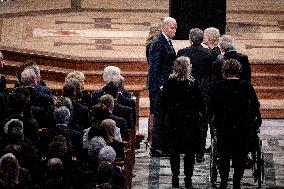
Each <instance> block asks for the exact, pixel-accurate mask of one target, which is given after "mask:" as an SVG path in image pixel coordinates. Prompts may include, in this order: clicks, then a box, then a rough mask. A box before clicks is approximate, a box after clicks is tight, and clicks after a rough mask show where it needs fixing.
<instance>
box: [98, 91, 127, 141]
mask: <svg viewBox="0 0 284 189" xmlns="http://www.w3.org/2000/svg"><path fill="white" fill-rule="evenodd" d="M99 102H101V103H103V104H104V105H105V106H106V107H107V108H108V110H109V112H110V118H111V119H112V120H114V121H115V123H116V126H117V127H118V128H120V133H121V137H122V138H123V139H126V138H128V130H127V125H126V121H125V119H123V118H122V117H118V116H115V115H113V114H112V112H113V108H114V98H113V97H112V95H110V94H105V95H103V96H101V97H100V101H99Z"/></svg>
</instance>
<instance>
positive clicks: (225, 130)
mask: <svg viewBox="0 0 284 189" xmlns="http://www.w3.org/2000/svg"><path fill="white" fill-rule="evenodd" d="M210 96H211V98H210V99H211V100H210V106H209V107H210V109H211V112H212V113H213V116H214V119H213V127H214V128H215V129H216V137H217V157H218V161H219V162H218V164H219V172H220V176H221V181H224V182H225V183H227V181H228V176H229V171H230V159H232V163H233V167H234V183H235V181H236V183H239V182H240V180H241V178H242V175H243V171H244V169H245V162H246V157H247V154H248V152H249V151H250V150H251V149H252V148H253V146H254V140H253V139H254V136H255V133H256V130H257V129H258V128H256V127H255V126H256V125H257V124H255V120H259V119H261V118H259V117H258V116H259V115H260V113H259V102H258V99H257V96H256V93H255V91H254V89H253V87H252V85H251V84H250V83H249V82H247V81H243V80H240V79H224V80H221V81H219V82H217V83H215V84H214V85H213V87H212V93H211V95H210ZM256 118H258V119H256Z"/></svg>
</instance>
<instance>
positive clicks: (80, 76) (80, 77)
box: [65, 71, 85, 90]
mask: <svg viewBox="0 0 284 189" xmlns="http://www.w3.org/2000/svg"><path fill="white" fill-rule="evenodd" d="M71 79H74V80H77V81H78V82H79V84H80V88H81V90H83V89H84V81H85V75H84V73H83V72H81V71H73V72H70V73H69V74H68V75H67V76H66V77H65V83H67V81H68V80H71Z"/></svg>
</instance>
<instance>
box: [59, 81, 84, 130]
mask: <svg viewBox="0 0 284 189" xmlns="http://www.w3.org/2000/svg"><path fill="white" fill-rule="evenodd" d="M79 88H80V87H79V83H78V80H76V79H69V80H67V81H66V82H65V84H64V86H63V94H62V95H63V96H64V97H69V98H70V99H71V101H72V107H73V112H72V115H71V116H72V119H71V122H70V127H71V128H72V129H75V130H76V131H79V132H81V133H82V132H83V130H84V129H86V128H88V127H90V121H89V108H88V107H87V106H84V105H82V104H81V103H79V102H78V100H77V99H76V95H77V91H78V90H80V89H79Z"/></svg>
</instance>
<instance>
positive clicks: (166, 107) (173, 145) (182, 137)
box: [161, 79, 205, 178]
mask: <svg viewBox="0 0 284 189" xmlns="http://www.w3.org/2000/svg"><path fill="white" fill-rule="evenodd" d="M161 111H162V120H163V122H162V123H163V124H162V131H163V132H162V133H163V147H164V148H168V151H169V153H170V161H171V169H172V172H173V175H179V162H180V160H179V154H181V153H185V168H184V169H185V176H186V177H188V178H191V176H192V174H193V166H194V155H195V153H197V152H198V151H199V150H200V149H199V148H200V140H201V124H200V123H201V122H200V121H201V120H202V116H203V115H204V114H205V102H204V99H203V98H202V94H201V91H200V89H199V85H198V83H197V81H195V80H184V81H177V80H176V79H169V81H168V82H167V84H165V85H164V88H163V91H162V98H161ZM166 141H167V142H166Z"/></svg>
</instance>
